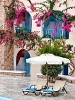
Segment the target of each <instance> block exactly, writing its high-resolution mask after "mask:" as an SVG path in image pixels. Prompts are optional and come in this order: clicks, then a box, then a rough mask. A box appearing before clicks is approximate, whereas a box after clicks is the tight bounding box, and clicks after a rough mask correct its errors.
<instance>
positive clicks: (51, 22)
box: [43, 11, 69, 39]
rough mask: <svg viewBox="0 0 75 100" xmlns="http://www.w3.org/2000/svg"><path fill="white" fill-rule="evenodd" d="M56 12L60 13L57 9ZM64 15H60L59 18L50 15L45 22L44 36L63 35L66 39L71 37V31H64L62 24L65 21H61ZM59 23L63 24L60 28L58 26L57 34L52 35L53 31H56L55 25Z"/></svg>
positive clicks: (58, 36)
mask: <svg viewBox="0 0 75 100" xmlns="http://www.w3.org/2000/svg"><path fill="white" fill-rule="evenodd" d="M55 12H56V14H57V13H60V12H59V11H55ZM62 17H64V16H60V17H59V18H58V19H56V17H54V16H50V17H49V18H48V19H47V20H46V22H45V23H44V26H43V37H44V38H56V39H58V38H60V37H61V36H62V37H63V38H65V39H68V38H69V32H67V31H63V29H62V26H63V23H62V21H61V19H62ZM59 24H61V26H60V28H57V30H56V35H55V36H52V33H53V32H54V26H58V25H59Z"/></svg>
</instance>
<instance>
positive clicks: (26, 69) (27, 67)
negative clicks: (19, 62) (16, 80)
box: [24, 51, 30, 76]
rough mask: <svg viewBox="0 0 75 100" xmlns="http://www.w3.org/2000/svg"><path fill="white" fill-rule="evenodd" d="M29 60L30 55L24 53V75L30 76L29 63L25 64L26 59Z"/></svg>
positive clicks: (26, 52)
mask: <svg viewBox="0 0 75 100" xmlns="http://www.w3.org/2000/svg"><path fill="white" fill-rule="evenodd" d="M28 58H30V54H29V53H28V51H25V53H24V62H25V67H24V69H25V70H24V71H26V73H25V75H28V76H30V63H27V62H26V59H28Z"/></svg>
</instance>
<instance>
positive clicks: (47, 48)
mask: <svg viewBox="0 0 75 100" xmlns="http://www.w3.org/2000/svg"><path fill="white" fill-rule="evenodd" d="M66 47H67V46H66ZM64 48H65V42H64V40H63V39H55V40H53V39H50V40H49V41H44V42H43V45H42V46H41V45H40V46H39V47H38V52H37V55H41V54H45V53H51V54H54V55H56V56H61V57H64V58H69V59H70V58H72V57H73V56H72V54H71V53H69V49H68V48H67V49H66V50H65V49H64Z"/></svg>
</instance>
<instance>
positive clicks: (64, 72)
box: [63, 65, 68, 75]
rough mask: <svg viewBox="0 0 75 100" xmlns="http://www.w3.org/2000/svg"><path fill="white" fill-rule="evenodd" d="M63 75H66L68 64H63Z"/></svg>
mask: <svg viewBox="0 0 75 100" xmlns="http://www.w3.org/2000/svg"><path fill="white" fill-rule="evenodd" d="M63 75H68V65H64V66H63Z"/></svg>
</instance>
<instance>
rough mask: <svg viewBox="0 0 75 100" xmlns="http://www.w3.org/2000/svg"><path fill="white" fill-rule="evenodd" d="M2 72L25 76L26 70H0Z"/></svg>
mask: <svg viewBox="0 0 75 100" xmlns="http://www.w3.org/2000/svg"><path fill="white" fill-rule="evenodd" d="M0 74H4V75H12V76H25V71H16V70H0Z"/></svg>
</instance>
